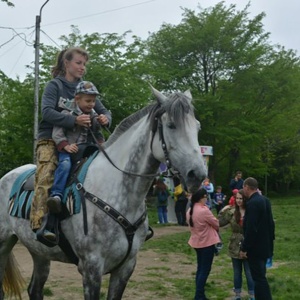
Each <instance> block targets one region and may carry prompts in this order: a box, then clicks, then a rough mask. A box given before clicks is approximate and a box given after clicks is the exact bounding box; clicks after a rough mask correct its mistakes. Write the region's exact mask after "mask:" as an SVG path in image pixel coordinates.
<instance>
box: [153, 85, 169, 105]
mask: <svg viewBox="0 0 300 300" xmlns="http://www.w3.org/2000/svg"><path fill="white" fill-rule="evenodd" d="M150 87H151V90H152V93H153V95H154V96H155V98H156V99H157V100H158V102H160V103H161V104H162V103H164V102H165V100H166V99H167V97H166V96H164V95H163V94H162V93H161V92H159V91H158V90H157V89H155V88H154V87H153V86H152V85H150Z"/></svg>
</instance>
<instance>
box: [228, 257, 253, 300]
mask: <svg viewBox="0 0 300 300" xmlns="http://www.w3.org/2000/svg"><path fill="white" fill-rule="evenodd" d="M231 260H232V267H233V283H234V292H235V293H237V294H240V293H241V291H242V283H243V267H244V272H245V275H246V280H247V286H248V293H249V295H254V282H253V279H252V276H251V271H250V267H249V263H248V260H246V259H239V258H231Z"/></svg>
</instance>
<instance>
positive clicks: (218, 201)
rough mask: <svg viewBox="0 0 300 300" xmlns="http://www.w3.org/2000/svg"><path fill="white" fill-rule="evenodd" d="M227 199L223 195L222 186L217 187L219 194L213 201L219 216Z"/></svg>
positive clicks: (216, 194) (217, 193)
mask: <svg viewBox="0 0 300 300" xmlns="http://www.w3.org/2000/svg"><path fill="white" fill-rule="evenodd" d="M225 199H226V196H225V195H224V194H223V193H222V187H221V186H220V185H219V186H217V192H216V193H215V195H214V200H213V203H214V205H215V208H216V211H217V214H219V212H220V210H221V209H222V208H223V207H224V201H225Z"/></svg>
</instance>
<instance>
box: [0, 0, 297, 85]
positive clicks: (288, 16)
mask: <svg viewBox="0 0 300 300" xmlns="http://www.w3.org/2000/svg"><path fill="white" fill-rule="evenodd" d="M10 1H11V2H13V3H14V4H15V7H8V6H7V5H6V4H5V3H4V2H1V1H0V70H1V71H2V72H4V73H5V74H6V75H7V76H8V77H10V78H13V79H16V78H17V76H18V77H19V78H20V79H21V80H22V79H23V78H24V77H25V75H26V72H27V70H26V65H28V64H31V63H33V62H34V59H35V56H34V47H33V43H34V40H35V23H36V16H38V15H40V9H41V7H42V6H43V4H44V3H46V1H47V0H10ZM219 2H220V0H219V1H215V0H109V1H101V0H85V1H78V0H49V1H48V2H47V3H46V4H45V5H44V7H43V9H42V13H41V33H40V42H41V43H44V44H47V45H52V46H57V45H60V44H61V43H60V41H59V40H58V38H59V37H61V36H62V35H69V34H70V33H71V25H76V26H77V27H78V28H79V30H80V32H81V34H86V33H87V34H91V33H94V32H98V33H100V34H102V33H117V34H123V33H124V32H126V31H128V30H131V31H132V33H131V34H130V35H129V36H131V35H136V36H138V37H141V38H142V39H146V38H147V37H148V36H149V33H152V32H157V31H158V30H159V29H160V27H161V25H162V24H164V23H167V24H173V25H177V24H179V23H180V21H181V20H182V14H183V10H182V8H188V9H192V10H195V11H196V12H197V13H199V8H198V7H199V6H200V7H201V8H208V7H212V6H215V5H216V4H217V3H219ZM224 3H225V5H226V6H229V5H230V4H235V5H236V7H237V9H238V10H242V9H244V8H245V6H246V5H247V3H249V0H225V1H224ZM248 11H249V12H250V16H249V17H250V18H252V17H254V16H256V15H258V14H259V13H261V12H265V13H266V17H265V18H264V20H263V24H264V29H265V31H266V32H270V34H271V35H270V43H272V44H279V45H281V46H284V47H285V48H286V49H293V50H296V51H297V54H298V55H300V38H299V33H298V30H299V28H300V18H299V16H298V15H299V11H300V1H299V0H289V1H288V4H287V2H285V1H282V0H281V1H280V0H252V1H250V8H249V9H248Z"/></svg>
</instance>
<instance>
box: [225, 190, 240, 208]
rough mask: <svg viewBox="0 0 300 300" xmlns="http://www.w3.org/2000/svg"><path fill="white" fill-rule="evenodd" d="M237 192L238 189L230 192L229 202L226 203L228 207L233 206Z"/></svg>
mask: <svg viewBox="0 0 300 300" xmlns="http://www.w3.org/2000/svg"><path fill="white" fill-rule="evenodd" d="M238 191H239V190H238V189H234V190H233V191H232V196H231V197H230V199H229V202H228V204H229V205H230V206H234V205H235V198H236V194H237V193H238Z"/></svg>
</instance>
